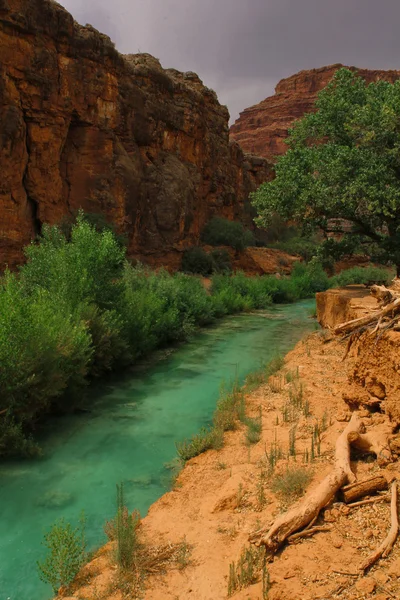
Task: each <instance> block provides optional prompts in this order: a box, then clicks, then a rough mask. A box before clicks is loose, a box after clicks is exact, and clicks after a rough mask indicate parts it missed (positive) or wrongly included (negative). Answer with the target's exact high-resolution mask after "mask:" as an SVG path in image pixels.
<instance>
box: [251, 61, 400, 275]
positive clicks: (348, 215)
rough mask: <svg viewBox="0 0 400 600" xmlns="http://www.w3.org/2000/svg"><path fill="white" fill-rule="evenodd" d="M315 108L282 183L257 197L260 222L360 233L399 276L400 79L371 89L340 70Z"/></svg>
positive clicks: (280, 173) (292, 136)
mask: <svg viewBox="0 0 400 600" xmlns="http://www.w3.org/2000/svg"><path fill="white" fill-rule="evenodd" d="M315 106H316V112H315V113H313V114H308V115H306V116H305V117H303V119H301V120H300V121H298V122H296V123H295V125H294V127H293V129H292V130H291V131H290V133H289V139H288V145H289V150H288V152H287V153H286V154H285V155H284V156H282V157H280V158H279V160H278V162H277V164H276V167H275V172H276V178H275V179H274V180H273V181H271V182H268V183H264V184H263V185H262V186H261V187H260V188H259V189H258V190H257V191H256V192H255V193H254V194H253V198H252V199H253V203H254V205H255V206H256V208H257V210H258V214H259V217H258V219H257V221H258V224H260V225H262V226H267V225H268V224H269V223H270V222H271V221H272V219H273V217H274V215H275V214H279V215H280V216H282V217H283V218H285V219H288V220H289V219H290V220H296V221H297V222H299V223H302V224H303V225H304V226H305V228H313V227H319V228H321V229H322V230H323V231H325V232H327V231H329V230H332V227H334V229H335V230H336V231H337V232H338V233H343V235H344V236H349V235H358V236H360V240H361V243H363V242H364V243H366V242H367V243H370V244H372V245H375V248H378V249H379V250H380V254H381V257H382V258H384V259H385V260H386V261H392V262H394V264H395V265H396V266H397V273H398V274H399V273H400V81H396V82H395V83H393V84H392V83H388V82H386V81H376V82H374V83H370V84H369V85H368V84H367V83H366V82H365V81H364V80H363V79H362V78H361V77H358V76H357V75H356V74H355V73H354V72H352V71H350V70H348V69H340V70H339V71H337V72H336V74H335V76H334V77H333V79H332V81H331V82H330V83H329V84H328V86H327V87H326V88H325V89H324V90H322V91H321V92H320V93H319V95H318V99H317V101H316V105H315ZM342 220H345V221H342Z"/></svg>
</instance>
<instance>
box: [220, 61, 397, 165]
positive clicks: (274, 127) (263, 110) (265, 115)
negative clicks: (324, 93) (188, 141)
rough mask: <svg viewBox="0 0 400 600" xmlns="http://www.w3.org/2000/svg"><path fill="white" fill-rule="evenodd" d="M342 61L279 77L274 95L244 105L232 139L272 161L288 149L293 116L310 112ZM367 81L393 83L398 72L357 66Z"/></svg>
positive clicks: (234, 127) (244, 147) (297, 116)
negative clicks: (371, 69)
mask: <svg viewBox="0 0 400 600" xmlns="http://www.w3.org/2000/svg"><path fill="white" fill-rule="evenodd" d="M341 67H343V65H341V64H336V65H330V66H328V67H321V68H320V69H312V70H310V71H300V73H296V75H292V76H291V77H288V78H287V79H282V81H280V82H279V83H278V85H277V86H276V88H275V95H274V96H271V97H269V98H266V99H265V100H263V101H262V102H260V103H259V104H256V105H255V106H251V107H250V108H246V110H244V111H243V112H242V113H240V117H239V118H238V119H237V120H236V122H235V123H234V125H232V127H231V130H230V135H231V138H232V139H234V140H236V141H237V142H239V144H240V145H241V147H242V148H243V149H244V151H245V152H253V153H255V154H258V155H260V156H264V157H266V158H268V159H270V160H273V159H274V157H275V156H276V155H280V154H284V153H285V152H286V150H287V145H286V144H285V139H286V138H287V135H288V129H289V128H290V127H291V126H292V125H293V122H294V121H295V120H296V119H299V118H300V117H302V116H303V115H304V114H305V113H307V112H311V111H312V110H313V108H314V102H315V100H316V97H317V94H318V92H319V91H320V90H322V89H323V88H324V87H325V86H326V85H327V84H328V83H329V81H330V80H331V79H332V77H333V75H334V74H335V72H336V71H337V70H338V69H340V68H341ZM348 68H350V69H354V70H357V71H358V73H359V75H361V77H363V78H364V79H366V80H367V81H368V82H371V81H376V80H377V79H385V80H387V81H390V82H393V81H396V79H400V71H369V70H367V69H357V68H356V67H348Z"/></svg>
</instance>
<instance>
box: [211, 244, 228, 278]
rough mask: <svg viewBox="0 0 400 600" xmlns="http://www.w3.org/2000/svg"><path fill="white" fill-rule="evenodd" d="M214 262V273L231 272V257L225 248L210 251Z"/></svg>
mask: <svg viewBox="0 0 400 600" xmlns="http://www.w3.org/2000/svg"><path fill="white" fill-rule="evenodd" d="M210 256H211V260H212V263H213V273H230V272H231V271H232V263H231V257H230V256H229V253H228V252H227V250H225V249H224V248H217V249H216V250H213V251H212V252H210Z"/></svg>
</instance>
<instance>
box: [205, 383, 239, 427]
mask: <svg viewBox="0 0 400 600" xmlns="http://www.w3.org/2000/svg"><path fill="white" fill-rule="evenodd" d="M244 414H245V401H244V393H243V390H242V389H240V387H239V383H238V381H235V382H234V384H233V387H232V390H231V391H226V390H224V389H222V391H221V395H220V398H219V400H218V402H217V408H216V410H215V413H214V417H213V422H214V426H215V428H216V429H221V430H222V431H232V430H234V429H236V423H237V421H238V420H243V419H244Z"/></svg>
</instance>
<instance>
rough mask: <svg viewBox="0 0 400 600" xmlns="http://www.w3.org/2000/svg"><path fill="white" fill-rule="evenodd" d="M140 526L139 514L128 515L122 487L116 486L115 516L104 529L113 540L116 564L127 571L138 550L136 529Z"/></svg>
mask: <svg viewBox="0 0 400 600" xmlns="http://www.w3.org/2000/svg"><path fill="white" fill-rule="evenodd" d="M139 524H140V514H139V513H138V512H137V511H135V512H134V513H133V514H129V511H128V509H127V507H126V505H125V497H124V487H123V484H122V483H121V484H120V485H117V514H116V515H115V519H114V521H112V522H111V523H108V524H107V525H108V527H106V528H105V531H106V534H107V535H108V537H109V538H110V539H115V540H116V542H117V546H116V558H117V563H118V564H119V566H120V567H122V568H123V569H129V567H130V566H131V565H132V562H133V560H134V556H135V553H136V552H137V550H138V545H139V542H138V539H137V528H138V527H139Z"/></svg>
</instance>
